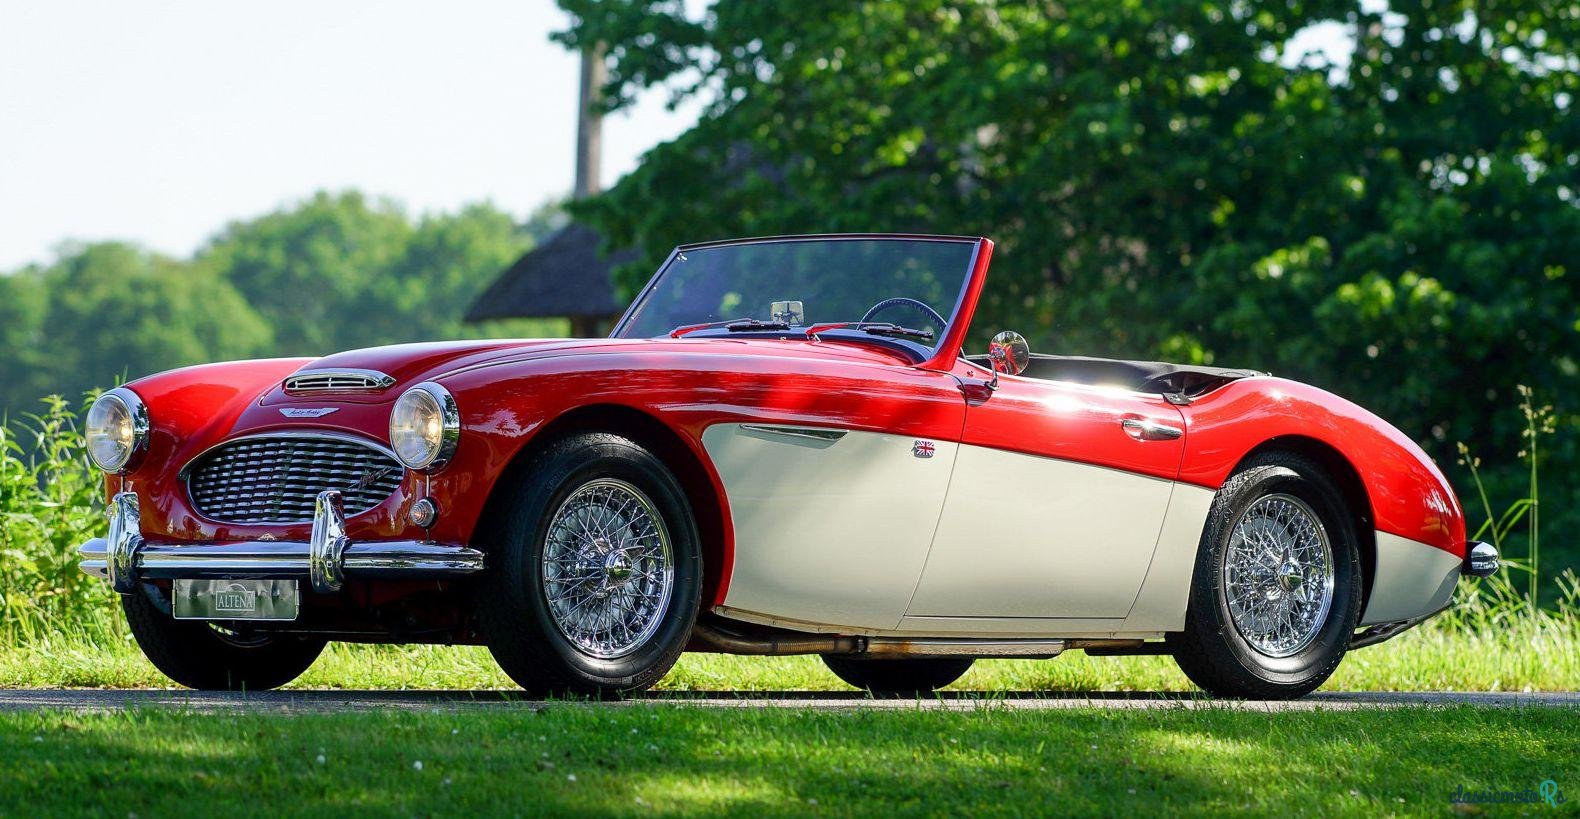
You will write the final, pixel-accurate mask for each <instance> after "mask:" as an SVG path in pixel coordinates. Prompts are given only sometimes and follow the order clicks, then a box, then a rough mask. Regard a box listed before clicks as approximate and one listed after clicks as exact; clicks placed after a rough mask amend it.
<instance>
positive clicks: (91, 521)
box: [0, 396, 118, 645]
mask: <svg viewBox="0 0 1580 819" xmlns="http://www.w3.org/2000/svg"><path fill="white" fill-rule="evenodd" d="M44 405H45V409H44V412H43V413H41V414H38V415H31V416H28V418H29V420H28V421H27V422H25V423H17V422H11V423H9V424H5V425H0V644H4V645H14V644H25V643H30V642H36V641H39V640H41V639H45V638H47V637H49V636H52V635H59V634H92V635H103V634H106V633H109V632H111V631H113V630H114V629H113V626H112V625H111V624H112V623H113V622H114V621H113V620H112V617H111V615H112V614H115V613H116V610H115V609H114V608H113V605H114V602H113V601H114V599H115V595H114V594H112V593H111V592H110V590H109V588H108V587H107V586H106V584H105V583H104V582H103V581H101V580H99V579H97V578H92V577H88V576H87V575H85V574H83V573H82V572H81V571H80V570H79V569H78V568H77V560H78V557H77V547H78V546H80V545H82V544H83V543H84V542H86V541H87V540H88V539H89V538H92V537H95V536H102V535H103V532H102V531H101V530H102V529H103V528H104V525H105V521H104V515H103V513H102V509H103V505H104V504H103V493H104V477H103V474H102V473H100V472H99V471H98V470H96V469H93V468H92V466H90V465H89V463H88V460H87V454H86V451H85V449H84V448H83V446H82V436H81V434H80V433H79V431H78V429H77V425H76V416H75V415H74V414H73V413H72V411H71V408H70V407H69V406H68V405H67V404H66V402H65V401H64V400H62V399H61V398H59V397H54V396H52V397H50V398H47V399H45V401H44ZM116 625H118V623H116Z"/></svg>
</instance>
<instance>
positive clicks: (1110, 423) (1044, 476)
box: [906, 365, 1185, 628]
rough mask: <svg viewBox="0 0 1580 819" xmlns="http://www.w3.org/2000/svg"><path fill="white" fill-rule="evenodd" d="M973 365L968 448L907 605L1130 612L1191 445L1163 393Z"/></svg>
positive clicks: (915, 614)
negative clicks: (994, 377) (993, 377)
mask: <svg viewBox="0 0 1580 819" xmlns="http://www.w3.org/2000/svg"><path fill="white" fill-rule="evenodd" d="M968 366H970V368H971V370H972V371H974V372H966V373H964V375H963V377H964V380H965V381H967V382H968V383H967V388H968V389H967V391H968V395H973V396H974V398H973V399H972V400H970V401H969V406H968V408H967V410H966V420H965V427H964V430H963V434H962V436H961V438H962V440H961V444H960V447H959V450H958V451H957V452H956V454H955V468H954V473H953V477H952V479H951V481H950V485H949V491H948V494H947V497H946V500H945V503H944V511H943V514H942V515H941V517H940V519H939V522H938V530H937V533H936V535H935V536H934V539H933V546H932V549H931V552H930V554H929V556H928V560H927V565H926V567H925V568H924V570H923V574H922V579H921V581H920V582H919V583H918V585H917V588H916V593H915V595H914V596H913V598H912V600H911V604H910V606H909V607H908V610H907V618H906V620H907V622H906V627H907V628H922V627H926V625H927V623H926V618H930V617H931V618H1093V619H1108V618H1114V619H1118V618H1123V617H1125V616H1126V614H1127V613H1128V612H1129V611H1130V608H1131V606H1132V604H1133V603H1134V602H1135V599H1136V595H1137V593H1138V592H1139V591H1140V588H1141V583H1142V580H1143V579H1144V577H1145V575H1146V572H1147V567H1148V565H1149V564H1150V563H1151V560H1152V554H1153V551H1154V549H1155V547H1156V546H1157V541H1158V532H1159V529H1160V528H1161V526H1162V523H1163V515H1164V512H1165V511H1166V510H1167V508H1168V504H1169V497H1170V493H1171V491H1172V489H1173V486H1174V479H1175V478H1176V477H1177V475H1178V472H1179V466H1180V460H1181V455H1182V454H1183V452H1184V446H1185V435H1184V432H1185V427H1184V418H1183V416H1182V414H1181V413H1180V412H1179V410H1178V408H1176V407H1175V406H1173V405H1172V404H1170V403H1169V402H1168V401H1166V400H1164V398H1163V397H1162V396H1160V395H1151V394H1143V393H1135V392H1129V391H1126V390H1119V389H1113V388H1105V387H1093V386H1086V385H1080V384H1069V383H1063V382H1057V381H1044V380H1038V379H1031V378H1021V377H1016V376H1001V377H1000V378H999V380H998V385H997V388H996V389H993V390H991V391H989V390H985V389H977V390H971V389H969V388H970V383H969V382H970V381H972V379H977V380H978V382H979V383H980V380H981V379H982V378H984V377H987V375H988V374H987V373H985V372H984V371H982V370H980V369H979V368H975V367H974V365H968Z"/></svg>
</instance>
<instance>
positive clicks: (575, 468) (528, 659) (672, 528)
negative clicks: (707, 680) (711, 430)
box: [477, 433, 702, 697]
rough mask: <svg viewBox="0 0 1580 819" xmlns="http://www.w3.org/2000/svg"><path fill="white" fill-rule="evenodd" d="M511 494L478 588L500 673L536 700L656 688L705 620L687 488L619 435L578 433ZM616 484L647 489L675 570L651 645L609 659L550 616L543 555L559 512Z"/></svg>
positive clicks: (493, 528)
mask: <svg viewBox="0 0 1580 819" xmlns="http://www.w3.org/2000/svg"><path fill="white" fill-rule="evenodd" d="M521 474H522V475H523V478H522V479H521V480H520V482H519V483H518V484H517V485H516V486H515V487H512V488H510V489H508V490H507V491H510V492H512V493H513V494H512V496H511V497H510V498H509V499H508V501H507V502H506V503H505V504H502V505H501V508H500V511H499V513H498V515H497V518H496V519H494V520H491V521H489V527H488V530H487V531H486V533H485V538H486V540H487V547H488V559H489V560H490V561H491V564H492V565H491V566H490V567H489V569H488V570H487V571H486V572H485V577H484V578H483V580H482V582H481V583H480V585H479V588H478V601H477V609H478V616H479V620H480V621H481V624H482V628H483V634H484V639H485V640H486V642H487V644H488V649H489V651H490V652H491V653H492V654H493V655H494V659H495V661H497V662H498V663H499V666H500V668H502V669H504V671H505V673H506V674H507V675H509V676H510V678H511V679H512V680H514V681H515V682H516V684H517V685H520V686H521V688H522V689H523V690H525V691H526V692H527V693H528V694H530V695H533V696H539V697H541V696H566V695H570V696H591V697H602V696H620V695H623V694H626V693H629V692H633V691H641V690H644V689H646V688H649V687H651V686H652V685H653V684H654V683H656V682H658V681H659V680H660V679H662V678H663V677H664V675H665V674H667V673H669V669H670V668H671V667H672V666H673V665H674V664H675V661H676V660H677V659H679V658H680V654H681V652H682V651H683V650H684V649H685V646H686V643H687V641H688V640H689V639H690V636H691V627H692V624H693V623H695V622H696V619H697V607H698V604H699V602H700V600H701V594H702V550H701V539H700V537H699V536H698V534H697V525H696V521H695V520H694V519H693V517H692V511H691V504H690V502H689V501H688V500H687V498H686V493H685V491H684V490H683V489H682V488H681V486H680V483H679V481H677V480H676V479H675V476H674V474H672V473H671V472H670V471H669V469H668V468H667V467H665V466H664V464H663V462H662V461H660V460H659V459H658V457H657V456H655V455H653V454H652V453H651V452H649V451H647V450H646V449H644V448H643V447H642V446H640V445H639V444H637V443H635V442H633V441H630V440H628V439H626V438H623V437H620V436H618V435H612V434H609V433H578V434H575V435H571V436H568V437H566V438H563V439H560V440H558V441H555V442H553V443H551V444H549V445H548V446H547V447H546V448H545V449H544V450H543V451H542V452H540V453H538V454H537V455H536V456H534V458H533V460H532V462H531V463H530V464H528V466H527V468H526V469H525V470H523V471H522V473H521ZM598 480H614V481H620V482H623V483H625V484H628V485H630V486H633V487H635V488H637V489H639V490H640V491H641V493H642V494H644V495H645V496H646V497H647V499H648V500H649V501H651V503H652V505H653V507H654V508H655V509H656V511H657V512H658V515H659V516H660V517H661V518H662V520H663V524H664V528H665V529H667V530H668V534H669V538H670V547H671V561H672V565H673V571H672V577H673V583H672V586H671V592H670V597H669V602H668V604H667V607H666V608H665V610H664V611H663V612H662V613H661V614H660V615H659V620H658V626H657V629H656V631H654V632H653V633H652V634H651V635H650V636H649V637H647V638H646V640H645V642H643V643H641V644H639V645H638V646H636V647H635V648H634V649H632V650H630V651H629V653H625V654H623V655H621V656H618V657H612V658H600V657H598V656H595V655H594V654H591V653H589V652H587V651H585V650H583V649H582V648H581V647H579V646H578V645H577V644H575V643H573V642H572V641H571V640H570V639H569V638H568V637H567V636H566V635H565V633H564V632H562V631H561V629H560V627H559V626H558V625H556V623H555V621H554V619H553V616H552V615H551V614H550V610H549V601H548V597H547V594H546V593H545V590H544V582H543V574H544V569H543V552H544V546H545V542H546V539H547V537H548V530H549V525H550V523H551V521H552V518H553V515H554V513H555V512H556V510H558V509H559V508H560V506H561V504H562V503H564V502H565V500H566V499H568V498H570V497H571V496H572V495H573V494H574V493H575V492H576V491H577V490H578V489H580V488H581V487H584V486H586V485H587V484H589V483H590V482H592V481H598Z"/></svg>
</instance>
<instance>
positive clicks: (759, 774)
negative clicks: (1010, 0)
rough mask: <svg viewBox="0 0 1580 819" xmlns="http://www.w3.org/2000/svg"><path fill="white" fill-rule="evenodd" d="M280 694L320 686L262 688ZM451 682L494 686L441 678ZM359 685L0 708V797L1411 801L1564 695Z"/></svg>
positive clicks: (347, 803) (1439, 797)
mask: <svg viewBox="0 0 1580 819" xmlns="http://www.w3.org/2000/svg"><path fill="white" fill-rule="evenodd" d="M128 693H137V692H128ZM166 693H168V692H166ZM303 693H306V694H308V695H311V696H317V695H319V694H320V692H297V693H295V694H289V695H286V696H297V697H300V696H302V695H303ZM324 695H325V696H334V694H333V693H332V692H324ZM472 695H476V696H481V697H495V698H499V699H498V700H496V701H516V699H517V698H514V697H512V696H511V695H509V694H508V693H506V692H486V691H485V692H443V693H442V696H443V697H445V698H447V699H449V700H451V701H464V700H462V699H461V698H464V697H469V696H472ZM269 696H276V695H269ZM381 696H383V697H384V703H385V707H382V708H378V709H375V710H370V711H362V712H357V713H301V714H291V715H287V716H280V715H277V714H240V715H236V714H221V715H213V714H193V713H190V712H183V711H179V710H174V709H142V710H133V711H129V712H122V713H112V714H68V713H61V712H27V713H9V714H0V748H4V749H6V750H5V752H3V753H0V813H3V814H6V815H11V814H15V815H32V814H39V813H44V814H49V813H57V812H65V813H113V814H116V815H125V814H126V813H127V812H128V811H130V812H135V813H137V814H138V815H142V816H152V815H165V814H167V813H171V814H177V815H182V814H185V813H190V812H202V813H210V814H223V815H225V816H227V818H228V817H231V816H247V815H280V814H289V815H294V814H307V815H331V814H336V813H344V812H345V811H348V810H360V811H373V812H376V813H381V814H382V813H398V814H442V815H456V814H478V815H497V814H509V815H517V814H584V815H592V814H597V815H608V814H624V813H632V812H651V811H654V810H657V811H661V812H678V813H701V814H724V813H752V814H759V813H761V814H777V815H788V814H802V813H806V812H808V811H810V810H813V809H816V810H817V811H818V812H829V811H832V812H850V813H883V814H886V815H888V814H895V813H899V814H949V813H973V814H975V813H998V814H1015V813H1044V812H1056V813H1076V814H1105V813H1106V814H1111V813H1114V812H1117V811H1119V810H1122V809H1135V808H1141V809H1146V810H1149V811H1153V812H1163V813H1179V812H1186V813H1203V814H1205V813H1214V812H1220V811H1226V810H1227V811H1243V810H1250V811H1253V812H1263V813H1275V812H1276V813H1289V812H1294V813H1308V814H1335V813H1337V814H1376V813H1378V812H1396V813H1406V814H1416V813H1441V812H1443V811H1444V810H1445V809H1446V808H1447V807H1448V801H1447V800H1448V795H1449V794H1451V793H1452V792H1453V791H1454V790H1455V788H1456V787H1458V786H1461V785H1463V786H1465V787H1467V788H1477V787H1479V788H1490V787H1516V786H1517V787H1529V786H1532V785H1534V784H1535V783H1536V782H1539V781H1540V780H1541V779H1543V778H1557V779H1558V780H1559V781H1560V782H1565V783H1568V782H1574V781H1575V777H1576V776H1577V775H1580V770H1577V761H1576V758H1575V755H1574V754H1573V744H1572V734H1571V724H1572V720H1573V717H1574V714H1573V712H1571V711H1567V710H1565V709H1501V710H1495V711H1487V710H1480V709H1472V708H1465V707H1459V708H1445V709H1402V710H1387V711H1369V712H1337V711H1320V712H1302V713H1292V714H1280V715H1276V716H1273V715H1268V714H1263V713H1254V712H1243V711H1228V710H1221V709H1208V710H1201V711H1186V710H1183V709H1165V710H1161V711H1093V710H1073V711H1058V712H1032V711H1024V710H1010V709H988V710H980V711H968V712H963V713H962V712H947V711H937V710H934V711H922V712H917V711H910V710H900V711H894V710H872V711H828V710H822V709H730V710H725V711H720V710H713V709H699V708H689V707H685V706H684V705H683V704H682V705H666V704H656V705H655V706H654V707H651V708H615V709H601V708H557V707H547V708H545V707H534V708H530V709H514V708H511V709H502V710H485V711H448V712H446V711H427V710H408V709H406V708H405V707H403V706H406V705H407V704H408V703H407V701H405V700H401V699H399V695H398V694H394V693H390V694H387V695H381ZM819 696H821V695H819ZM1124 696H1132V695H1124ZM320 758H321V759H322V761H319V760H320ZM418 763H421V764H418ZM811 800H816V802H815V803H814V802H813V801H811Z"/></svg>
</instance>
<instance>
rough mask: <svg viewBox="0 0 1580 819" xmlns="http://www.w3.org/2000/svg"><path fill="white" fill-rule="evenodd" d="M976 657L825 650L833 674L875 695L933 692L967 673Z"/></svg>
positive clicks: (914, 694)
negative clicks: (890, 656)
mask: <svg viewBox="0 0 1580 819" xmlns="http://www.w3.org/2000/svg"><path fill="white" fill-rule="evenodd" d="M972 662H974V661H973V660H969V659H966V660H960V659H925V660H873V659H862V658H860V657H845V656H841V655H838V654H824V655H823V664H824V665H827V666H828V670H829V671H832V672H834V676H836V677H838V678H840V679H842V680H844V681H845V682H847V683H850V684H851V685H854V686H855V687H857V688H865V689H866V690H868V691H871V692H872V694H873V696H888V697H915V696H921V695H924V694H931V693H932V692H934V691H937V690H938V689H940V688H943V687H944V686H946V685H948V684H950V683H952V682H954V681H955V680H958V679H960V678H961V677H963V676H965V673H966V672H967V671H970V670H971V663H972Z"/></svg>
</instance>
